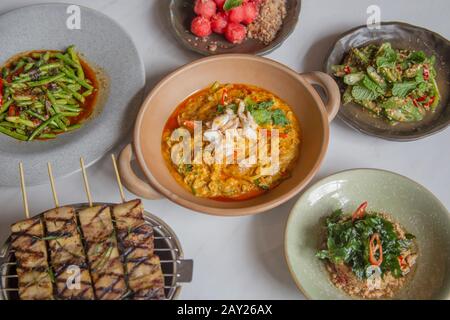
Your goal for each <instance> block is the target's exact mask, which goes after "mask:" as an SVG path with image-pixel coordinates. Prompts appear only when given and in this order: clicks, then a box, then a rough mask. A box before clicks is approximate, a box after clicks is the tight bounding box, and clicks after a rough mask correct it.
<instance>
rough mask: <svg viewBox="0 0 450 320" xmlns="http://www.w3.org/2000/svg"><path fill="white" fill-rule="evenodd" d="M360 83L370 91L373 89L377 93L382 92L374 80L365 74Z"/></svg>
mask: <svg viewBox="0 0 450 320" xmlns="http://www.w3.org/2000/svg"><path fill="white" fill-rule="evenodd" d="M362 84H363V85H364V87H366V88H367V89H369V90H370V91H373V92H374V93H376V94H377V95H378V94H384V90H383V89H382V88H381V87H380V86H379V85H378V84H377V83H376V82H375V81H373V80H372V79H370V78H369V77H368V76H365V77H364V78H363V80H362Z"/></svg>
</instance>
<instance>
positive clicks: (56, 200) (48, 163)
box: [47, 162, 59, 208]
mask: <svg viewBox="0 0 450 320" xmlns="http://www.w3.org/2000/svg"><path fill="white" fill-rule="evenodd" d="M47 169H48V177H49V179H50V186H51V188H52V193H53V200H54V201H55V207H56V208H58V207H59V201H58V195H57V194H56V188H55V179H53V171H52V165H51V164H50V162H47Z"/></svg>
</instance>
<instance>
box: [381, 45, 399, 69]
mask: <svg viewBox="0 0 450 320" xmlns="http://www.w3.org/2000/svg"><path fill="white" fill-rule="evenodd" d="M396 61H397V53H396V52H395V50H394V49H392V47H391V45H390V44H389V43H383V44H382V45H381V47H380V52H379V54H378V56H377V59H376V64H377V67H378V68H394V67H395V63H396Z"/></svg>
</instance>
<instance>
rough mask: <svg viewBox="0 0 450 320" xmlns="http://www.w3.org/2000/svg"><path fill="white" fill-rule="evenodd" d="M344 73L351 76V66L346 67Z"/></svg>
mask: <svg viewBox="0 0 450 320" xmlns="http://www.w3.org/2000/svg"><path fill="white" fill-rule="evenodd" d="M344 72H345V73H346V74H350V73H352V69H351V68H350V67H349V66H345V67H344Z"/></svg>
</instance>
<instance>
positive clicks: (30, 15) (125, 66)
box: [0, 4, 145, 186]
mask: <svg viewBox="0 0 450 320" xmlns="http://www.w3.org/2000/svg"><path fill="white" fill-rule="evenodd" d="M68 6H69V5H68V4H42V5H34V6H28V7H23V8H20V9H16V10H13V11H10V12H7V13H5V14H3V15H1V16H0V30H1V32H0V43H1V50H0V65H2V64H3V63H4V62H5V61H6V60H7V59H9V58H10V57H11V56H13V55H15V54H17V53H20V52H24V51H30V50H37V49H57V50H64V49H65V48H66V47H67V46H69V45H71V44H75V45H76V47H77V49H78V51H80V52H81V53H82V54H83V56H84V58H85V60H86V61H88V62H89V63H90V64H92V65H93V66H94V68H95V69H97V70H98V71H99V72H100V73H101V74H102V75H103V76H105V77H106V84H107V85H106V87H104V88H103V89H102V90H101V91H100V99H99V100H98V102H99V105H98V106H97V107H98V108H97V109H96V112H95V113H96V115H95V116H94V117H92V119H90V120H89V121H88V122H86V124H85V125H84V127H82V128H81V129H79V130H77V131H74V132H71V133H65V134H63V135H61V136H59V137H58V138H57V139H55V140H49V141H34V142H19V141H17V140H14V139H11V138H10V137H8V136H5V135H0V163H1V164H2V171H1V172H2V173H1V174H0V185H4V186H17V185H19V179H18V169H17V168H18V162H19V161H22V162H23V163H24V166H25V171H26V182H27V184H29V185H34V184H40V183H43V182H46V181H48V180H47V171H46V170H47V169H46V162H47V161H50V162H51V163H52V164H53V167H54V173H55V175H56V176H58V177H60V176H63V175H67V174H70V173H73V172H76V171H78V170H79V158H80V156H83V157H84V159H85V161H86V164H87V165H89V164H92V163H93V162H94V161H96V160H98V159H100V158H101V157H102V156H103V155H104V154H106V153H107V152H108V151H109V150H110V149H111V148H113V147H114V145H115V144H116V143H117V142H118V141H120V140H121V139H123V138H125V136H126V134H127V133H128V132H129V131H130V130H131V128H132V126H133V123H134V119H135V117H136V114H137V109H138V108H139V106H140V103H141V101H142V98H143V96H142V95H143V88H144V85H145V70H144V66H143V63H142V60H141V58H140V56H139V54H138V52H137V50H136V47H135V45H134V44H133V42H132V40H131V38H130V37H129V36H128V34H127V33H126V32H125V31H124V30H123V29H122V28H121V27H120V26H119V25H118V24H117V23H116V22H114V21H113V20H112V19H110V18H108V17H107V16H105V15H103V14H102V13H99V12H97V11H94V10H92V9H89V8H86V7H80V9H81V15H80V17H81V30H69V29H68V28H67V27H66V20H67V18H68V17H69V14H67V13H66V11H67V8H68ZM17 21H20V27H18V26H17Z"/></svg>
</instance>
